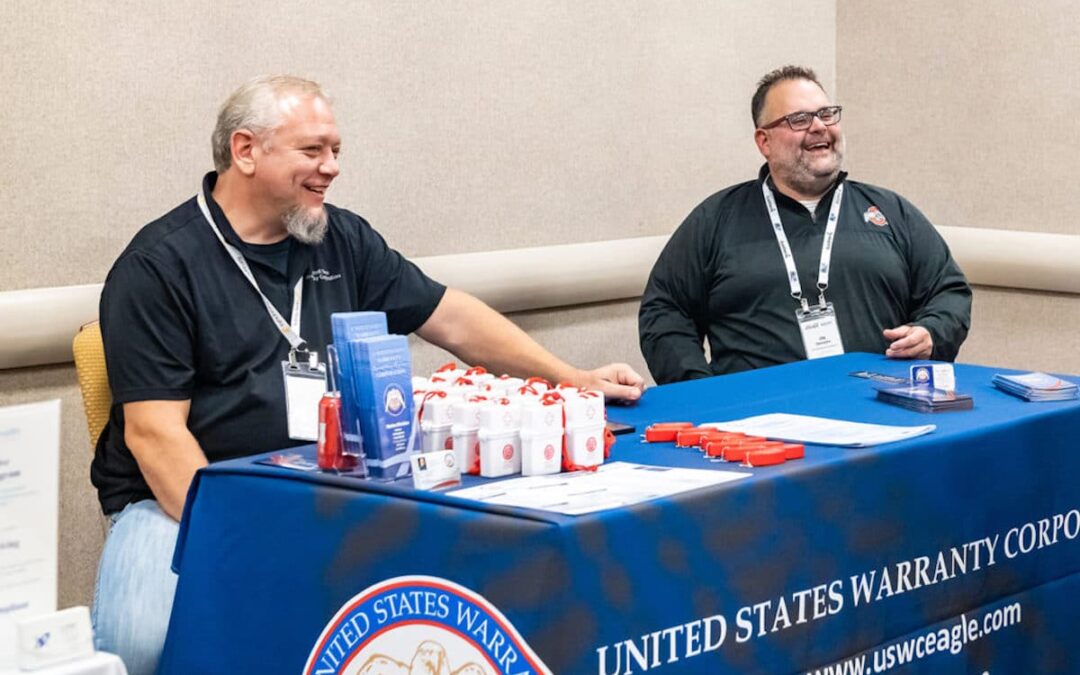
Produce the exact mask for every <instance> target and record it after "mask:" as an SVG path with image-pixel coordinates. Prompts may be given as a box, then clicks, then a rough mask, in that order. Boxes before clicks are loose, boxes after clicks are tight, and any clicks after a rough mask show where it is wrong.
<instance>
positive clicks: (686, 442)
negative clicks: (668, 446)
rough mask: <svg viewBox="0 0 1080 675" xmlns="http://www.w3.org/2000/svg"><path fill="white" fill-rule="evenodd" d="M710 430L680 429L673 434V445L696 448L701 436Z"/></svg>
mask: <svg viewBox="0 0 1080 675" xmlns="http://www.w3.org/2000/svg"><path fill="white" fill-rule="evenodd" d="M710 431H712V430H711V429H698V428H696V427H694V428H692V429H680V430H679V431H678V432H677V433H676V434H675V447H677V448H696V447H698V446H699V445H700V444H701V437H702V436H704V435H705V434H707V433H709V432H710Z"/></svg>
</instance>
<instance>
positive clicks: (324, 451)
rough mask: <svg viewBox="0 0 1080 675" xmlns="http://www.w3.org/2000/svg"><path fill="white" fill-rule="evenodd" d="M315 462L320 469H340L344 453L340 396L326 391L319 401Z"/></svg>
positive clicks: (334, 392)
mask: <svg viewBox="0 0 1080 675" xmlns="http://www.w3.org/2000/svg"><path fill="white" fill-rule="evenodd" d="M317 449H318V450H317V454H316V458H317V459H316V461H317V462H318V464H319V468H320V469H340V468H342V467H341V466H340V465H341V463H342V458H343V457H344V454H345V453H344V452H343V451H342V447H341V395H340V394H338V392H336V391H328V392H326V393H325V394H323V397H322V399H321V400H320V401H319V441H318V446H317Z"/></svg>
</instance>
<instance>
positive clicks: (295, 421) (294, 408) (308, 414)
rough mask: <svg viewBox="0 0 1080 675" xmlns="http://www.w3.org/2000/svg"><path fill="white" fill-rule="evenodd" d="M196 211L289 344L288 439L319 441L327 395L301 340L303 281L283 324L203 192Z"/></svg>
mask: <svg viewBox="0 0 1080 675" xmlns="http://www.w3.org/2000/svg"><path fill="white" fill-rule="evenodd" d="M196 201H198V203H199V210H201V211H202V214H203V217H204V218H205V219H206V222H207V223H208V224H209V225H210V229H211V230H213V231H214V235H215V236H217V240H218V241H219V242H221V245H222V247H224V249H225V251H226V252H227V253H228V254H229V257H230V258H232V260H233V262H234V263H235V264H236V266H237V268H239V270H240V272H241V273H242V274H243V275H244V278H245V279H247V280H248V283H250V284H251V287H252V288H254V289H255V292H256V293H258V294H259V297H260V298H261V299H262V302H263V307H265V308H266V313H267V314H269V315H270V319H271V321H273V322H274V325H275V326H277V329H278V331H279V332H280V333H281V335H282V336H284V338H285V339H286V340H287V341H288V343H289V359H288V360H287V361H282V362H281V373H282V381H283V383H284V385H285V409H286V418H287V420H288V425H289V438H291V439H293V440H298V441H315V440H317V439H318V437H319V401H320V400H321V399H322V395H323V394H324V393H326V369H325V367H323V365H322V364H320V363H319V355H318V353H317V352H315V351H314V350H310V349H308V348H307V343H306V342H304V339H303V338H301V337H300V317H301V308H302V305H303V300H304V277H303V275H301V276H300V279H298V280H297V282H296V286H294V287H293V304H292V317H291V321H285V317H283V316H281V313H280V312H278V311H277V308H276V307H274V305H273V303H271V302H270V300H269V299H268V298H267V297H266V296H265V295H264V294H263V292H262V290H261V289H260V288H259V282H257V281H256V280H255V275H254V274H253V273H252V271H251V267H250V266H249V265H248V262H247V259H245V258H244V254H243V253H241V252H240V250H239V249H237V248H236V247H235V246H233V245H232V244H230V243H229V242H227V241H225V237H224V236H223V235H222V234H221V230H220V229H218V226H217V223H215V222H214V217H213V215H212V214H211V213H210V208H209V207H208V206H207V204H206V196H205V195H204V194H203V191H202V189H200V190H199V192H198V194H197V195H196Z"/></svg>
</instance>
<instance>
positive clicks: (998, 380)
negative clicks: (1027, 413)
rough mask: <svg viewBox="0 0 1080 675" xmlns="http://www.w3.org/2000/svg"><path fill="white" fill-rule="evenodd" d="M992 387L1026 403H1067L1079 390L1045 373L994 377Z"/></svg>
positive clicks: (999, 374) (997, 375)
mask: <svg viewBox="0 0 1080 675" xmlns="http://www.w3.org/2000/svg"><path fill="white" fill-rule="evenodd" d="M994 386H995V387H997V388H998V389H1001V390H1002V391H1005V392H1007V393H1010V394H1012V395H1013V396H1019V397H1020V398H1022V399H1024V400H1026V401H1069V400H1072V399H1075V398H1077V395H1078V392H1080V389H1078V387H1077V386H1076V385H1075V384H1073V383H1072V382H1067V381H1065V380H1063V379H1061V378H1059V377H1054V376H1053V375H1047V374H1046V373H1024V374H1022V375H1002V374H1001V373H998V374H996V375H994Z"/></svg>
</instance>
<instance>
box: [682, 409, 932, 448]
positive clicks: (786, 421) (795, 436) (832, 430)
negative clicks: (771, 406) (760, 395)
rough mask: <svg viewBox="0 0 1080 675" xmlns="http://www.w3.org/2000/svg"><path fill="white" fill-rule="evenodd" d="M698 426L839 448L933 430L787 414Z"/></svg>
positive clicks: (894, 439) (864, 445)
mask: <svg viewBox="0 0 1080 675" xmlns="http://www.w3.org/2000/svg"><path fill="white" fill-rule="evenodd" d="M698 426H701V427H709V428H712V429H720V430H721V431H737V432H741V433H744V434H749V435H751V436H763V437H765V438H775V439H776V440H780V441H788V442H791V443H813V444H815V445H839V446H843V447H848V448H863V447H866V446H868V445H882V444H884V443H893V442H895V441H904V440H907V439H909V438H915V437H916V436H923V435H925V434H928V433H930V432H931V431H933V430H935V429H937V427H936V426H934V425H933V424H924V425H922V426H915V427H901V426H887V425H884V424H865V423H863V422H846V421H844V420H834V419H829V418H826V417H811V416H809V415H791V414H788V413H770V414H768V415H757V416H756V417H747V418H745V419H741V420H731V421H730V422H709V423H707V424H700V425H698Z"/></svg>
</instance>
